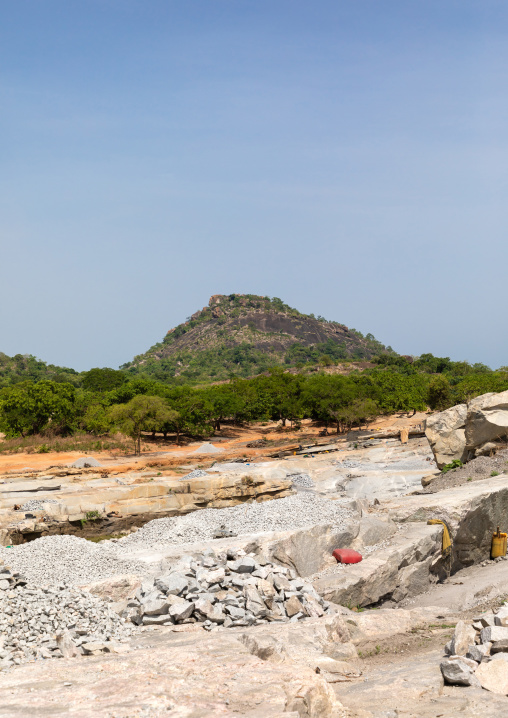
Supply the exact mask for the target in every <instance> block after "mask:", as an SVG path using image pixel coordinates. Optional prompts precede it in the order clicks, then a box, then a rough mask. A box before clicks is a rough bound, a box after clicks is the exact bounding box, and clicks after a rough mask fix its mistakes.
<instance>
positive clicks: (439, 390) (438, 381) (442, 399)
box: [428, 374, 453, 411]
mask: <svg viewBox="0 0 508 718" xmlns="http://www.w3.org/2000/svg"><path fill="white" fill-rule="evenodd" d="M428 402H429V406H430V408H431V409H437V410H438V411H442V410H443V409H448V407H450V406H452V405H453V400H452V390H451V387H450V382H449V381H448V379H447V378H446V377H445V376H444V374H437V375H436V376H434V377H432V379H431V381H430V384H429V393H428Z"/></svg>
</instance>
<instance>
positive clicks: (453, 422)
mask: <svg viewBox="0 0 508 718" xmlns="http://www.w3.org/2000/svg"><path fill="white" fill-rule="evenodd" d="M466 418H467V405H466V404H457V406H452V407H451V408H450V409H446V411H441V412H439V413H438V414H434V415H433V416H429V417H428V418H427V420H426V422H425V435H426V437H427V439H428V440H429V444H430V448H431V449H432V453H433V454H434V459H435V460H436V464H437V465H438V467H439V468H440V469H442V468H443V466H445V464H449V463H450V462H452V461H454V460H455V459H458V460H459V461H465V460H466V458H467V454H468V452H467V449H466V432H465V426H466Z"/></svg>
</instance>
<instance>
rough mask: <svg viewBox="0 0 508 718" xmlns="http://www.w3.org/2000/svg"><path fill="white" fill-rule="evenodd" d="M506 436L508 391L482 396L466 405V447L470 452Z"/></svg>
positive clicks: (507, 428)
mask: <svg viewBox="0 0 508 718" xmlns="http://www.w3.org/2000/svg"><path fill="white" fill-rule="evenodd" d="M506 436H508V390H507V391H502V392H500V393H494V392H492V393H490V394H482V396H477V397H476V399H473V400H472V401H470V402H469V404H468V405H467V419H466V428H465V439H466V447H467V448H468V449H470V450H472V449H475V448H476V447H481V446H484V445H485V444H486V443H487V442H492V441H495V440H496V439H501V438H505V437H506Z"/></svg>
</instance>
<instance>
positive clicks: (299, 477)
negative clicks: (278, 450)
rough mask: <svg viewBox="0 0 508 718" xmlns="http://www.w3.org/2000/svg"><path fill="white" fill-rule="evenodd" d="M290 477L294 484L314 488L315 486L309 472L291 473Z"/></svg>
mask: <svg viewBox="0 0 508 718" xmlns="http://www.w3.org/2000/svg"><path fill="white" fill-rule="evenodd" d="M288 479H291V483H292V484H293V486H299V487H301V488H302V489H313V488H314V486H315V483H314V482H313V481H312V479H311V478H310V476H309V475H308V474H289V476H288Z"/></svg>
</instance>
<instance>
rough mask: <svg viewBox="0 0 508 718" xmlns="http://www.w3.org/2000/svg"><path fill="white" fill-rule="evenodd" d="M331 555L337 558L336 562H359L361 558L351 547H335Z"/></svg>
mask: <svg viewBox="0 0 508 718" xmlns="http://www.w3.org/2000/svg"><path fill="white" fill-rule="evenodd" d="M332 556H333V557H334V558H336V559H337V563H360V561H361V560H362V559H363V556H362V554H361V553H358V551H353V549H352V548H336V549H335V551H334V552H333V553H332Z"/></svg>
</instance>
